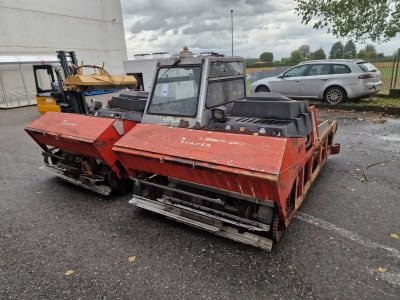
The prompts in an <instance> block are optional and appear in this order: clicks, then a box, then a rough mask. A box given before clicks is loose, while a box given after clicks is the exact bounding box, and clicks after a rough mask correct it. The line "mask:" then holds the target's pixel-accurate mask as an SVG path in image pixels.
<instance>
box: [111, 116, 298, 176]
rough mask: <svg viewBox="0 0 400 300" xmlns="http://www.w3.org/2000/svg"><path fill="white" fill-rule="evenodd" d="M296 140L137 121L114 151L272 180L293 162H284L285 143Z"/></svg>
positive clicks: (291, 142)
mask: <svg viewBox="0 0 400 300" xmlns="http://www.w3.org/2000/svg"><path fill="white" fill-rule="evenodd" d="M296 140H297V139H286V138H279V137H265V136H256V135H246V134H235V133H225V132H215V131H205V130H195V129H186V128H174V127H166V126H159V125H150V124H138V125H137V126H136V127H135V128H134V130H131V131H130V132H129V133H128V134H126V135H125V136H124V137H123V138H121V139H120V140H119V141H118V142H117V143H116V144H115V145H114V148H113V150H114V151H115V152H120V153H127V154H128V153H130V154H133V155H136V156H145V157H151V158H155V159H159V160H164V161H175V162H179V163H187V164H191V165H193V167H195V166H206V167H210V168H214V169H220V170H223V171H230V172H232V170H236V171H235V172H234V173H241V174H243V172H245V173H248V174H251V175H252V176H256V177H266V176H269V177H271V178H270V179H272V177H276V176H278V175H279V174H280V173H281V172H282V171H284V169H286V168H287V167H290V165H292V164H293V163H295V162H296V161H295V160H292V159H289V160H288V161H287V160H285V161H284V156H285V155H287V154H288V149H287V148H288V144H290V146H292V144H293V141H296ZM295 150H296V154H297V152H298V151H297V150H299V152H301V149H300V148H299V149H297V147H296V149H295ZM303 150H304V149H303ZM290 152H291V151H290Z"/></svg>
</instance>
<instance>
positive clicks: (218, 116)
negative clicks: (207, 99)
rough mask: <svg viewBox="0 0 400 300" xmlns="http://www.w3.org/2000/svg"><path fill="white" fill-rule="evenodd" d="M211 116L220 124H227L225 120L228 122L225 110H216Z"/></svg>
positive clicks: (212, 111)
mask: <svg viewBox="0 0 400 300" xmlns="http://www.w3.org/2000/svg"><path fill="white" fill-rule="evenodd" d="M211 115H212V117H213V119H214V120H216V121H218V122H225V120H226V115H225V110H224V109H220V108H214V109H213V110H211Z"/></svg>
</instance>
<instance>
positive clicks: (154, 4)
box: [121, 0, 397, 58]
mask: <svg viewBox="0 0 400 300" xmlns="http://www.w3.org/2000/svg"><path fill="white" fill-rule="evenodd" d="M121 4H122V11H123V15H124V26H125V31H126V38H127V46H128V53H129V55H130V56H132V55H133V54H135V53H143V52H156V51H169V52H171V53H176V52H178V51H179V49H180V48H181V47H182V46H183V45H188V46H189V47H190V48H192V49H193V50H194V51H196V52H202V51H211V50H212V51H218V52H221V53H224V54H230V49H231V48H230V47H231V14H230V10H231V9H233V10H234V13H233V16H234V48H235V49H234V52H235V54H238V55H242V56H245V57H258V56H259V54H260V53H261V52H263V51H272V52H273V53H274V56H275V58H280V57H283V56H289V55H290V52H291V51H293V50H295V49H297V48H298V47H299V46H301V45H303V44H308V45H310V46H311V50H312V51H313V50H316V49H318V48H320V47H323V48H324V50H325V52H329V49H330V47H331V45H332V44H333V43H334V42H335V41H336V39H335V38H334V37H332V36H331V35H328V34H326V32H323V31H316V30H314V29H312V28H311V26H304V25H303V24H301V23H300V18H299V17H298V16H297V15H296V14H295V12H294V1H292V0H280V1H274V0H204V1H198V0H197V1H194V0H185V1H184V0H170V1H162V0H158V1H156V0H121ZM394 44H395V43H393V46H392V47H393V49H395V48H396V47H397V46H395V45H394ZM377 48H379V47H377ZM389 48H390V47H389ZM378 51H384V50H380V49H378ZM388 51H389V52H388V53H391V52H390V50H388ZM392 52H393V51H392Z"/></svg>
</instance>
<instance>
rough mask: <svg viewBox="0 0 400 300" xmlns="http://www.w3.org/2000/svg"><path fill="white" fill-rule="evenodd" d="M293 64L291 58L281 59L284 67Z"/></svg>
mask: <svg viewBox="0 0 400 300" xmlns="http://www.w3.org/2000/svg"><path fill="white" fill-rule="evenodd" d="M291 62H292V61H291V59H290V57H282V58H281V63H282V64H284V65H289V64H290V63H291Z"/></svg>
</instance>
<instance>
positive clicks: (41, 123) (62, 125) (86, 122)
mask: <svg viewBox="0 0 400 300" xmlns="http://www.w3.org/2000/svg"><path fill="white" fill-rule="evenodd" d="M114 121H115V119H107V118H98V117H92V116H86V115H85V116H84V115H79V114H68V113H57V112H48V113H46V114H44V115H43V116H41V117H39V118H38V119H36V120H35V121H33V122H32V123H31V124H29V125H28V126H27V127H26V130H27V131H28V132H32V131H34V132H41V133H45V134H55V135H57V136H59V137H60V136H68V137H73V138H74V139H78V140H81V141H85V142H88V143H91V142H94V141H95V140H96V139H97V138H98V137H99V136H100V135H101V134H102V133H103V132H104V131H106V130H107V129H108V128H109V127H110V126H112V124H113V123H114Z"/></svg>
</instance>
